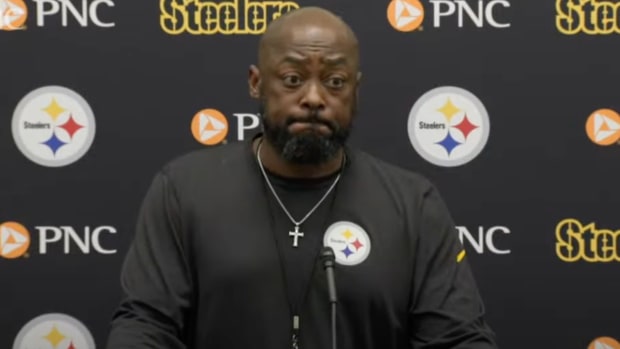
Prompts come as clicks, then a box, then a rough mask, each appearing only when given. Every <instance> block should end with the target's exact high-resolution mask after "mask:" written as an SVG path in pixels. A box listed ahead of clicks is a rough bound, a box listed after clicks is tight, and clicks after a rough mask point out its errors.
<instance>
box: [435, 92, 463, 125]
mask: <svg viewBox="0 0 620 349" xmlns="http://www.w3.org/2000/svg"><path fill="white" fill-rule="evenodd" d="M437 111H438V112H440V113H442V114H443V115H445V117H446V119H448V123H449V122H450V121H451V120H452V117H454V115H456V113H458V112H460V111H461V109H459V108H457V107H456V106H455V105H454V104H452V101H451V100H450V98H449V97H448V100H447V101H446V104H444V105H443V107H441V108H439V109H437Z"/></svg>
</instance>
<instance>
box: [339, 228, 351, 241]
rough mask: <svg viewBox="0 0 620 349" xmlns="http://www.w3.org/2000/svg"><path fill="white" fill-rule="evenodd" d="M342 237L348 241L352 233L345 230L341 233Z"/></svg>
mask: <svg viewBox="0 0 620 349" xmlns="http://www.w3.org/2000/svg"><path fill="white" fill-rule="evenodd" d="M342 236H344V238H345V239H347V240H349V239H350V238H351V237H352V236H353V233H351V231H350V230H349V229H347V230H345V231H344V233H342Z"/></svg>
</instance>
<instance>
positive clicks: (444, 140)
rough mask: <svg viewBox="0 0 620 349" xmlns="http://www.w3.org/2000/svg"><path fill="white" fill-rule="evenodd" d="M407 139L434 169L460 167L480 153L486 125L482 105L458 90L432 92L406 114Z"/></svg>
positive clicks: (485, 137)
mask: <svg viewBox="0 0 620 349" xmlns="http://www.w3.org/2000/svg"><path fill="white" fill-rule="evenodd" d="M407 129H408V133H409V140H410V141H411V144H412V145H413V148H414V149H415V150H416V152H417V153H418V154H419V155H420V156H421V157H422V158H424V159H425V160H426V161H428V162H430V163H432V164H435V165H437V166H444V167H452V166H461V165H464V164H466V163H468V162H469V161H471V160H473V159H474V158H475V157H477V156H478V154H480V152H482V150H483V149H484V147H485V145H486V143H487V140H488V138H489V130H490V122H489V116H488V114H487V111H486V109H485V107H484V105H483V104H482V102H481V101H480V100H479V99H478V98H477V97H476V96H474V95H473V94H472V93H471V92H469V91H466V90H464V89H462V88H459V87H453V86H444V87H438V88H435V89H432V90H430V91H428V92H426V93H425V94H424V95H422V97H420V98H419V99H418V100H417V101H416V102H415V104H414V105H413V107H412V108H411V111H410V112H409V119H408V125H407Z"/></svg>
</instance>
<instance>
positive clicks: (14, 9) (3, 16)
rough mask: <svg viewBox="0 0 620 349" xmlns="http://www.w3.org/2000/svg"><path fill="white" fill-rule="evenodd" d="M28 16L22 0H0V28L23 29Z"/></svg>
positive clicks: (7, 29)
mask: <svg viewBox="0 0 620 349" xmlns="http://www.w3.org/2000/svg"><path fill="white" fill-rule="evenodd" d="M27 18H28V8H27V7H26V4H25V3H24V0H0V30H6V31H11V30H19V29H23V26H24V23H26V19H27Z"/></svg>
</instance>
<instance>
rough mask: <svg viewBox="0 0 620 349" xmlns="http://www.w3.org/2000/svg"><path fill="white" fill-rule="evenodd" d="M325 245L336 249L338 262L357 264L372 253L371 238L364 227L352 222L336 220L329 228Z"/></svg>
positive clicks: (324, 240) (324, 241) (324, 239)
mask: <svg viewBox="0 0 620 349" xmlns="http://www.w3.org/2000/svg"><path fill="white" fill-rule="evenodd" d="M323 245H325V246H329V247H331V248H332V249H333V250H334V254H335V255H336V263H338V264H341V265H349V266H351V265H357V264H360V263H362V262H363V261H365V260H366V258H368V255H369V254H370V238H369V237H368V234H367V233H366V231H364V229H363V228H362V227H360V226H359V225H357V224H355V223H351V222H345V221H342V222H336V223H334V224H332V225H330V226H329V228H327V231H326V232H325V235H324V236H323Z"/></svg>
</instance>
